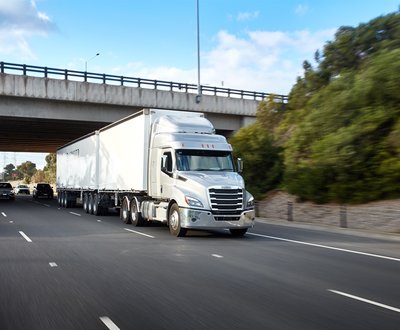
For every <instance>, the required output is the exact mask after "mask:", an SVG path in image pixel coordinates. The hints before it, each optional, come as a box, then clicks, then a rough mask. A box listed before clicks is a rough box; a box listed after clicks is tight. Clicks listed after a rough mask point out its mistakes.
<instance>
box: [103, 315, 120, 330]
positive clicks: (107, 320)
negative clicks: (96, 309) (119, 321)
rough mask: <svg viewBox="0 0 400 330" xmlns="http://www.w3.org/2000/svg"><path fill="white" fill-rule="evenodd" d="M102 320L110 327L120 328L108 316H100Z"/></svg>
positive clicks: (117, 329) (116, 329)
mask: <svg viewBox="0 0 400 330" xmlns="http://www.w3.org/2000/svg"><path fill="white" fill-rule="evenodd" d="M100 320H101V322H103V323H104V324H105V325H106V327H107V328H108V329H110V330H119V328H118V327H117V325H116V324H115V323H114V322H113V321H111V319H110V318H109V317H108V316H100Z"/></svg>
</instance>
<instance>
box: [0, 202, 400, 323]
mask: <svg viewBox="0 0 400 330" xmlns="http://www.w3.org/2000/svg"><path fill="white" fill-rule="evenodd" d="M399 278H400V241H399V240H396V239H392V238H391V237H385V236H379V237H377V236H374V235H368V234H358V233H356V232H351V231H338V230H330V229H329V228H322V227H320V228H315V227H306V226H303V227H300V226H296V225H291V224H273V223H267V222H265V221H261V220H260V221H258V222H257V223H256V226H255V227H254V228H253V229H251V230H250V231H249V232H248V233H247V234H246V235H245V236H244V237H243V238H233V237H232V236H231V235H230V234H229V232H228V231H224V230H218V231H189V232H188V235H187V236H186V237H184V238H176V237H173V236H172V235H170V234H169V230H168V229H167V228H166V227H165V226H163V225H160V224H153V225H150V226H146V227H133V226H131V225H126V224H124V223H123V222H122V221H121V220H120V219H119V217H118V216H116V215H115V214H114V215H108V216H101V217H100V216H93V215H88V214H86V213H84V212H83V210H82V209H80V208H68V209H60V208H59V207H58V206H57V203H56V201H55V200H51V201H48V200H33V199H32V197H31V196H18V197H17V199H16V200H15V201H14V202H12V201H0V329H2V330H5V329H13V330H14V329H57V330H59V329H61V330H62V329H86V330H88V329H89V330H90V329H399V328H400V326H399V325H400V284H399Z"/></svg>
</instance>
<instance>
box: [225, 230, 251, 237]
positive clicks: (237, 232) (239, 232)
mask: <svg viewBox="0 0 400 330" xmlns="http://www.w3.org/2000/svg"><path fill="white" fill-rule="evenodd" d="M229 231H230V232H231V235H232V236H234V237H242V236H243V235H244V234H246V232H247V228H240V229H229Z"/></svg>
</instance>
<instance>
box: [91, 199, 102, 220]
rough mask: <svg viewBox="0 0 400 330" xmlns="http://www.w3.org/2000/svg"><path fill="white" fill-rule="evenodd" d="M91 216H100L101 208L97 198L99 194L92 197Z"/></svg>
mask: <svg viewBox="0 0 400 330" xmlns="http://www.w3.org/2000/svg"><path fill="white" fill-rule="evenodd" d="M92 209H93V214H94V215H101V210H102V208H101V206H100V198H99V194H94V195H93V207H92Z"/></svg>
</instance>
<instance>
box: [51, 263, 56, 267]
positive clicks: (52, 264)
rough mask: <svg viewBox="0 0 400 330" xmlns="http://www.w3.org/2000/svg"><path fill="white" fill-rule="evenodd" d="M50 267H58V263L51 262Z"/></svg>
mask: <svg viewBox="0 0 400 330" xmlns="http://www.w3.org/2000/svg"><path fill="white" fill-rule="evenodd" d="M49 265H50V267H57V264H56V263H55V262H49Z"/></svg>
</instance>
